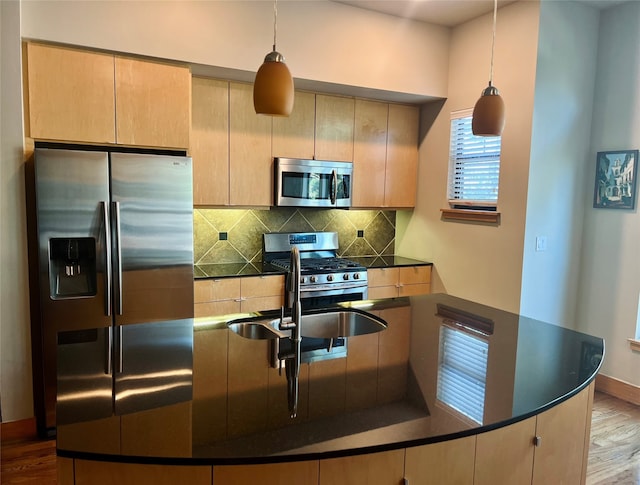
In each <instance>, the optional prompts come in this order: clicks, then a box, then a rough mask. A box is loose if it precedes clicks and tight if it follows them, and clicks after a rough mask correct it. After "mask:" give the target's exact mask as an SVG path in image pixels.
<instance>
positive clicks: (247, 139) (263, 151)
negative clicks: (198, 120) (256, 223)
mask: <svg viewBox="0 0 640 485" xmlns="http://www.w3.org/2000/svg"><path fill="white" fill-rule="evenodd" d="M229 113H230V118H229V203H230V204H231V205H239V206H270V205H271V204H272V201H273V160H272V158H271V117H270V116H264V115H257V114H256V112H255V111H254V108H253V86H252V85H251V84H241V83H230V84H229Z"/></svg>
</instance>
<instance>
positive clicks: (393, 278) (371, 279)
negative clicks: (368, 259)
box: [367, 268, 400, 288]
mask: <svg viewBox="0 0 640 485" xmlns="http://www.w3.org/2000/svg"><path fill="white" fill-rule="evenodd" d="M399 275H400V269H399V268H371V269H368V270H367V282H368V285H369V287H370V288H374V287H376V286H396V285H397V284H398V281H399V277H400V276H399Z"/></svg>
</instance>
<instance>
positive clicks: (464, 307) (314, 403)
mask: <svg viewBox="0 0 640 485" xmlns="http://www.w3.org/2000/svg"><path fill="white" fill-rule="evenodd" d="M336 309H339V310H340V311H346V312H356V313H360V312H363V311H364V312H369V313H371V314H373V315H376V316H377V317H379V318H381V319H383V320H384V321H385V322H387V327H386V328H385V329H383V330H381V331H379V332H374V333H367V334H362V335H357V336H354V337H349V338H348V339H347V340H348V342H347V353H346V356H345V355H342V356H341V357H339V358H334V359H329V360H322V361H318V362H311V363H306V364H302V368H301V372H300V378H299V383H298V384H299V391H298V396H299V403H298V414H297V416H296V417H295V418H291V417H290V413H289V410H288V401H287V396H288V392H287V385H288V381H287V376H286V373H285V372H284V369H282V372H279V369H278V368H276V367H274V366H272V363H273V362H272V361H271V360H270V356H271V352H270V345H272V343H273V340H269V339H260V338H245V337H242V336H240V335H239V334H237V333H236V332H234V331H232V330H230V329H229V326H228V323H229V322H230V321H232V320H238V319H244V320H247V319H248V321H249V322H251V321H252V320H260V321H265V320H270V319H274V318H277V317H278V315H279V311H277V310H274V311H269V312H261V313H254V314H242V315H225V316H212V317H206V318H198V319H195V320H185V321H182V325H185V326H186V327H187V328H191V329H192V333H191V334H192V335H193V368H192V369H185V368H183V367H184V366H183V367H181V368H178V369H175V370H174V374H180V375H187V374H189V372H191V371H192V386H193V388H192V399H191V400H186V401H182V402H177V403H175V404H171V405H168V406H162V407H157V408H153V406H148V405H147V407H146V408H144V409H141V410H139V411H137V412H131V413H127V414H122V415H107V416H104V417H100V418H95V419H92V420H87V421H82V422H76V423H69V424H64V425H61V426H59V427H58V459H59V483H62V484H78V485H79V484H83V483H92V484H102V483H115V482H117V483H119V484H129V483H131V484H133V483H136V484H140V483H153V484H154V485H159V484H165V483H167V484H169V483H191V484H211V483H215V484H216V485H227V484H236V483H238V484H239V483H262V484H276V483H283V482H282V480H283V478H282V477H287V478H286V482H287V483H296V484H303V485H306V484H314V485H316V484H334V483H345V484H347V483H348V484H351V483H354V484H355V483H357V484H362V483H376V484H377V483H380V484H383V483H385V484H386V483H388V484H390V485H391V484H394V485H395V484H398V483H400V482H401V480H402V479H403V478H406V479H407V480H409V483H427V482H428V480H432V481H433V482H432V483H474V484H478V483H524V482H525V481H526V482H530V481H532V483H580V482H581V481H582V482H584V472H585V469H586V456H587V451H588V443H589V433H590V417H591V402H592V398H593V380H594V378H595V374H596V373H597V371H598V369H599V367H600V365H601V361H602V358H603V355H604V342H603V341H602V339H600V338H596V337H591V336H588V335H585V334H582V333H578V332H575V331H572V330H568V329H564V328H561V327H557V326H553V325H549V324H546V323H543V322H539V321H535V320H532V319H529V318H526V317H522V316H519V315H515V314H511V313H507V312H504V311H501V310H497V309H494V308H490V307H486V306H483V305H479V304H476V303H472V302H469V301H466V300H462V299H459V298H456V297H453V296H448V295H442V294H437V295H424V296H415V297H411V298H395V299H384V300H366V301H357V302H347V303H341V304H337V305H335V307H334V308H333V310H336ZM157 325H162V324H153V323H152V324H145V325H143V326H141V327H143V328H144V329H148V331H149V333H153V332H154V328H159V327H157ZM303 335H304V333H303ZM158 358H159V359H160V360H162V357H161V356H160V357H158ZM123 365H124V366H125V367H126V366H127V363H126V362H124V363H123ZM153 366H154V363H153V362H152V361H150V362H149V363H148V366H147V367H146V369H145V371H144V373H141V375H140V376H139V388H138V389H134V388H130V392H132V393H145V392H146V393H148V394H149V399H147V400H146V402H147V403H152V402H153V396H156V395H157V396H160V395H161V394H162V392H163V389H164V388H166V387H168V385H167V383H166V382H164V381H162V379H163V378H165V377H166V376H167V375H169V374H171V372H164V373H160V372H158V373H154V367H153ZM160 374H163V375H160ZM534 457H535V460H534ZM532 477H533V478H532ZM551 477H552V478H551ZM429 483H431V482H429Z"/></svg>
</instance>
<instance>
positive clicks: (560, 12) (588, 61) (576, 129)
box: [520, 1, 599, 327]
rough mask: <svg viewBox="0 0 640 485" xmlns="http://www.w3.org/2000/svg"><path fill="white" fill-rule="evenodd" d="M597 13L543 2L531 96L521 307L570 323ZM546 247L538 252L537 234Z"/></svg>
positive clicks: (575, 5)
mask: <svg viewBox="0 0 640 485" xmlns="http://www.w3.org/2000/svg"><path fill="white" fill-rule="evenodd" d="M598 21H599V12H598V11H597V10H596V9H595V8H593V7H591V6H589V5H585V4H582V3H578V2H559V1H545V2H542V3H541V6H540V34H539V43H538V57H537V66H538V67H537V71H536V87H535V90H536V94H535V105H534V111H533V132H532V135H531V161H530V166H529V192H528V197H527V218H526V229H525V238H524V264H523V270H522V291H521V295H522V297H521V303H520V313H521V314H523V315H526V316H530V317H533V318H537V319H539V320H543V321H546V322H551V323H555V324H559V325H564V326H569V327H571V326H573V325H574V317H575V310H576V304H577V300H576V299H577V291H578V275H579V269H580V254H581V248H582V221H583V217H584V213H585V208H586V205H585V191H586V192H589V190H587V180H588V178H589V177H588V175H587V174H588V173H590V171H591V168H592V163H591V156H590V151H589V140H590V136H591V113H592V110H593V90H594V84H595V73H596V58H597V55H596V53H597V49H598ZM537 236H542V237H546V240H547V249H546V250H545V251H536V237H537Z"/></svg>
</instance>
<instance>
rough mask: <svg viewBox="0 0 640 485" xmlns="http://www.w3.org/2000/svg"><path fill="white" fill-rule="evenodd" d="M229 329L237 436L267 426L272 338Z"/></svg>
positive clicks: (230, 412)
mask: <svg viewBox="0 0 640 485" xmlns="http://www.w3.org/2000/svg"><path fill="white" fill-rule="evenodd" d="M228 333H229V341H228V342H229V347H228V360H227V362H228V364H227V366H228V372H227V382H228V386H227V427H228V434H227V437H228V438H233V437H240V436H245V435H248V434H252V433H257V432H260V431H265V430H266V429H267V423H268V402H269V365H268V364H269V342H268V340H253V339H248V338H244V337H241V336H240V335H237V334H235V333H233V332H232V331H231V330H229V331H228ZM216 483H218V482H217V477H216ZM246 483H251V482H246ZM256 483H257V482H256Z"/></svg>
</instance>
